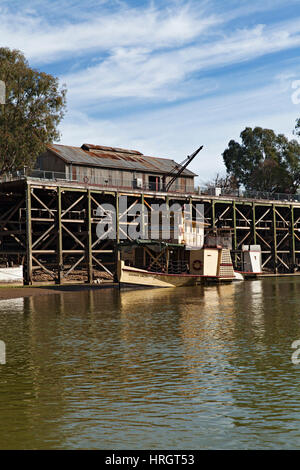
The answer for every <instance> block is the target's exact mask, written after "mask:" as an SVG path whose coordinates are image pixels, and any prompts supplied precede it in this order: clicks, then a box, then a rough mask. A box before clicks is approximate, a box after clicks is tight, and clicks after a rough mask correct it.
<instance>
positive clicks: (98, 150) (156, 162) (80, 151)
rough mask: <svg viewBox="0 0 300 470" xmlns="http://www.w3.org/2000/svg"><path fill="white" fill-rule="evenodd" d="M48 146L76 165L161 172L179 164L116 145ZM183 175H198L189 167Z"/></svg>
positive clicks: (168, 170)
mask: <svg viewBox="0 0 300 470" xmlns="http://www.w3.org/2000/svg"><path fill="white" fill-rule="evenodd" d="M47 147H48V149H49V150H50V151H52V152H54V153H55V154H56V155H58V156H59V157H60V158H61V159H62V160H64V161H65V162H66V163H68V164H71V163H72V164H74V165H85V166H96V167H101V168H112V169H122V170H128V171H142V172H147V173H161V174H167V173H169V172H170V171H171V170H173V169H174V167H175V165H178V163H177V162H175V161H174V160H171V159H168V158H158V157H150V156H146V155H143V154H142V153H141V152H138V151H136V150H127V149H121V148H115V147H104V146H100V145H91V144H83V146H82V147H71V146H69V145H58V144H52V145H48V146H47ZM182 175H183V176H190V177H192V176H196V175H195V173H193V172H192V171H190V170H187V169H185V170H184V171H183V173H182Z"/></svg>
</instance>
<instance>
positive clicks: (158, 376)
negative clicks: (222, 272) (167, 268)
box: [0, 277, 300, 450]
mask: <svg viewBox="0 0 300 470" xmlns="http://www.w3.org/2000/svg"><path fill="white" fill-rule="evenodd" d="M0 339H1V340H3V341H4V342H5V344H6V364H2V365H0V397H1V400H0V422H1V426H0V449H116V450H122V449H131V450H132V449H296V448H300V393H299V391H300V364H299V365H297V364H294V363H293V362H292V360H291V356H292V353H293V352H294V350H293V349H292V347H291V345H292V343H293V342H294V341H295V340H298V339H299V340H300V279H299V280H298V279H296V278H292V277H290V278H285V279H274V278H273V279H264V280H255V281H247V282H242V283H235V284H231V285H221V286H208V287H189V288H180V289H177V290H176V289H153V290H138V291H126V292H121V293H120V292H119V291H118V289H99V290H92V291H84V292H75V293H74V292H72V293H70V292H64V293H59V294H51V295H40V296H36V297H30V298H20V299H12V300H4V301H0Z"/></svg>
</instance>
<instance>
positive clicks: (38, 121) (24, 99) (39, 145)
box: [0, 48, 66, 175]
mask: <svg viewBox="0 0 300 470" xmlns="http://www.w3.org/2000/svg"><path fill="white" fill-rule="evenodd" d="M0 80H3V81H4V82H5V84H6V104H5V105H2V106H1V108H0V175H1V174H4V173H7V172H9V171H14V170H18V169H20V168H23V167H24V166H27V167H28V168H32V167H33V166H34V163H35V161H36V158H37V157H38V155H39V154H40V153H42V152H43V151H44V150H45V145H46V144H47V143H50V142H53V141H57V140H59V138H60V134H59V132H58V130H57V126H58V124H59V123H60V121H61V119H62V118H63V116H64V111H65V107H66V88H65V87H64V86H63V87H61V88H59V83H58V79H57V78H55V77H53V76H52V75H49V74H47V73H44V72H40V71H38V70H34V69H32V68H30V67H29V65H28V62H27V60H26V59H25V57H24V55H23V54H22V53H21V52H20V51H18V50H11V49H8V48H0Z"/></svg>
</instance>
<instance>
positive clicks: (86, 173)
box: [36, 151, 194, 192]
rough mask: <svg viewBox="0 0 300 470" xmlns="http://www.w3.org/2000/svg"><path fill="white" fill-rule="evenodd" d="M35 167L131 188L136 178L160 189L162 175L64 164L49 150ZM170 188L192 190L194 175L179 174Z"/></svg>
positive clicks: (90, 181)
mask: <svg viewBox="0 0 300 470" xmlns="http://www.w3.org/2000/svg"><path fill="white" fill-rule="evenodd" d="M36 168H37V169H41V170H44V171H54V172H58V173H63V174H65V176H66V177H67V178H68V179H69V178H70V179H72V180H74V181H85V180H86V182H89V183H95V184H107V185H108V186H114V187H123V188H124V187H128V188H132V187H134V180H136V181H140V182H141V183H142V186H143V187H144V188H150V189H153V190H156V189H157V190H161V189H162V175H159V174H157V173H144V172H138V171H134V170H132V171H128V170H121V169H117V168H116V169H110V168H99V167H88V166H83V165H74V164H72V165H70V164H66V163H65V162H64V161H63V160H62V159H61V158H59V157H58V156H56V155H55V154H54V153H52V152H50V151H47V152H45V153H43V154H42V155H40V156H39V157H38V159H37V161H36ZM156 178H158V186H156V185H155V184H153V180H154V181H155V180H156ZM169 180H170V178H167V180H166V183H167V182H168V181H169ZM151 181H152V183H151ZM149 185H150V186H149ZM151 185H152V187H151ZM137 187H139V185H137ZM171 189H172V190H174V191H180V192H186V191H193V189H194V177H187V176H181V177H180V178H178V179H177V180H176V181H175V182H174V183H173V185H172V187H171Z"/></svg>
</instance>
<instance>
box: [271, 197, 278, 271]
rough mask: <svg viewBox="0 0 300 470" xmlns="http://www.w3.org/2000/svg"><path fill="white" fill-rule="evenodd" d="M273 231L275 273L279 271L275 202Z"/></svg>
mask: <svg viewBox="0 0 300 470" xmlns="http://www.w3.org/2000/svg"><path fill="white" fill-rule="evenodd" d="M272 222H273V223H272V229H273V230H272V233H273V257H274V259H273V266H274V273H277V272H278V269H277V234H276V208H275V204H273V205H272Z"/></svg>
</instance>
